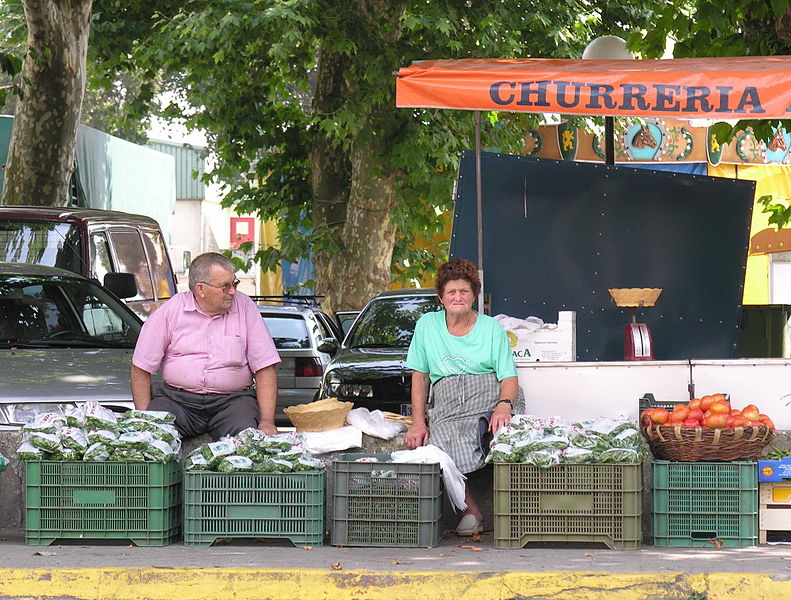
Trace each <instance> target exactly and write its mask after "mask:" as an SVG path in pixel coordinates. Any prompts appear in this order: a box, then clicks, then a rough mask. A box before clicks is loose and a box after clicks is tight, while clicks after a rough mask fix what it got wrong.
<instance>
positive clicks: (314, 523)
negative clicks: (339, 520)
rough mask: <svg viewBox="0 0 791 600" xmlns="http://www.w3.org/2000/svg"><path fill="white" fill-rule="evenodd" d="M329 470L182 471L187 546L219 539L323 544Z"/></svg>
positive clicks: (299, 544)
mask: <svg viewBox="0 0 791 600" xmlns="http://www.w3.org/2000/svg"><path fill="white" fill-rule="evenodd" d="M325 481H326V472H324V471H315V472H313V471H305V472H299V473H217V472H210V471H187V472H185V474H184V545H186V546H210V545H211V544H212V543H213V542H214V541H215V540H217V539H220V538H282V539H287V540H289V541H291V543H293V544H294V545H296V546H302V545H311V546H321V545H323V543H324V512H325V508H324V486H325Z"/></svg>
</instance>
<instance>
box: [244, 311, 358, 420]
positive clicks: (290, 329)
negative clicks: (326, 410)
mask: <svg viewBox="0 0 791 600" xmlns="http://www.w3.org/2000/svg"><path fill="white" fill-rule="evenodd" d="M253 299H254V300H255V301H256V303H257V304H258V310H259V312H260V313H261V316H262V317H263V318H264V321H266V325H267V327H268V328H269V333H270V334H271V335H272V339H273V340H274V342H275V347H276V348H277V352H278V354H280V359H281V362H280V364H279V365H278V368H277V388H278V389H277V413H276V415H275V422H276V424H278V425H291V422H290V421H289V420H288V417H286V415H285V414H284V413H283V409H284V408H285V407H287V406H295V405H297V404H306V403H308V402H313V401H314V400H318V398H319V390H320V389H321V378H322V376H323V375H324V369H325V367H326V366H327V364H328V363H329V362H330V359H331V358H332V357H333V356H334V355H335V353H336V352H337V351H338V347H339V346H340V339H341V338H342V337H343V333H342V332H341V330H340V328H339V327H338V325H337V324H336V323H335V322H334V321H333V320H332V318H330V317H329V316H328V315H327V314H326V313H324V312H323V311H322V310H321V309H320V308H319V306H318V304H317V302H316V297H315V296H253Z"/></svg>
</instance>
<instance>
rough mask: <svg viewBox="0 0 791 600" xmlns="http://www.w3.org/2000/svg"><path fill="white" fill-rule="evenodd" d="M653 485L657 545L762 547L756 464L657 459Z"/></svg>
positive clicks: (653, 516) (654, 537) (653, 473)
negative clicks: (758, 545)
mask: <svg viewBox="0 0 791 600" xmlns="http://www.w3.org/2000/svg"><path fill="white" fill-rule="evenodd" d="M651 480H652V485H651V488H652V492H651V495H652V506H651V515H652V518H653V526H652V532H653V542H654V545H655V546H672V547H676V548H696V547H706V546H708V547H710V546H711V545H712V544H716V545H719V544H722V545H723V546H727V547H745V546H755V545H757V544H758V470H757V468H756V463H755V462H748V461H744V462H724V463H721V462H671V461H666V460H655V461H654V462H653V469H652V474H651Z"/></svg>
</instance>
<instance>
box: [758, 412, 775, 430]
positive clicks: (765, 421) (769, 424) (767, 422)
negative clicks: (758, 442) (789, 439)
mask: <svg viewBox="0 0 791 600" xmlns="http://www.w3.org/2000/svg"><path fill="white" fill-rule="evenodd" d="M761 416H762V417H765V418H763V419H761V423H763V424H764V425H766V426H767V427H768V428H769V429H774V428H775V424H774V422H772V419H770V418H769V417H767V416H766V415H761Z"/></svg>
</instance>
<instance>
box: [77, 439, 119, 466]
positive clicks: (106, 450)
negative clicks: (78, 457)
mask: <svg viewBox="0 0 791 600" xmlns="http://www.w3.org/2000/svg"><path fill="white" fill-rule="evenodd" d="M111 453H112V448H111V447H109V446H107V445H106V444H103V443H101V442H96V443H95V444H91V445H90V446H88V449H87V450H85V453H84V454H83V455H82V460H86V461H94V462H105V461H108V460H110V454H111Z"/></svg>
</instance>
